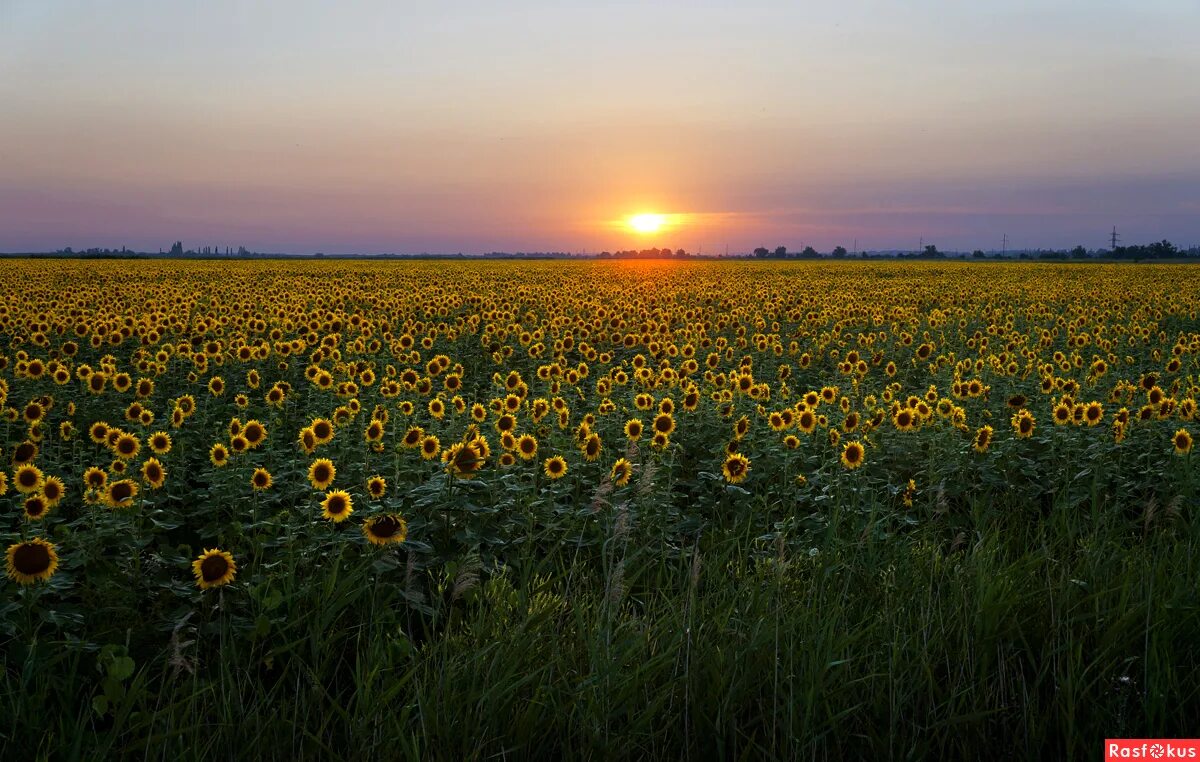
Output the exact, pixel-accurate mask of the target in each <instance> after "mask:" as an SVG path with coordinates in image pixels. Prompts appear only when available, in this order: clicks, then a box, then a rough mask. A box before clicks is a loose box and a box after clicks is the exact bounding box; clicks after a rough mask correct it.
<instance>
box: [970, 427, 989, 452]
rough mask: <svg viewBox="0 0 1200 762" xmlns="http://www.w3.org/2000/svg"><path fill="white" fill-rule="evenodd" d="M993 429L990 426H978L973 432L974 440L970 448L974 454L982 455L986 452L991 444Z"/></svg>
mask: <svg viewBox="0 0 1200 762" xmlns="http://www.w3.org/2000/svg"><path fill="white" fill-rule="evenodd" d="M992 433H993V429H992V427H991V426H980V427H979V428H978V429H976V431H975V440H974V442H972V444H971V447H972V449H974V450H975V452H979V453H983V452H987V451H988V447H990V446H991V444H992Z"/></svg>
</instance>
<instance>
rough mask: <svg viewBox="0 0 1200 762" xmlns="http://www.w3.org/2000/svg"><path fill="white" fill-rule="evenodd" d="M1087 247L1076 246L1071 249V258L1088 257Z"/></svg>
mask: <svg viewBox="0 0 1200 762" xmlns="http://www.w3.org/2000/svg"><path fill="white" fill-rule="evenodd" d="M1087 255H1088V253H1087V249H1085V248H1083V247H1082V246H1076V247H1075V248H1073V249H1071V259H1087Z"/></svg>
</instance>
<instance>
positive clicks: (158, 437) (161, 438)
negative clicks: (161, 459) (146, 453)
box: [148, 431, 171, 455]
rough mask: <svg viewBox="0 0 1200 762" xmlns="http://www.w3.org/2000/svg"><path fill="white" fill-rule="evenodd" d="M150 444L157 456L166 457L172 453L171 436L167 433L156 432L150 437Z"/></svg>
mask: <svg viewBox="0 0 1200 762" xmlns="http://www.w3.org/2000/svg"><path fill="white" fill-rule="evenodd" d="M148 444H149V445H150V450H151V451H152V452H153V453H154V454H155V455H166V454H167V453H169V452H170V451H171V435H170V434H168V433H167V432H165V431H156V432H154V433H153V434H151V435H150V439H149V440H148Z"/></svg>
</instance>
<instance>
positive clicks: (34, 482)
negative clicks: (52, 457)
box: [13, 463, 45, 495]
mask: <svg viewBox="0 0 1200 762" xmlns="http://www.w3.org/2000/svg"><path fill="white" fill-rule="evenodd" d="M44 480H45V476H44V475H43V474H42V469H40V468H38V467H37V466H35V465H33V464H32V463H26V464H25V465H23V466H18V467H17V469H16V470H15V471H13V486H14V487H16V488H17V492H21V493H24V494H26V495H28V494H30V493H32V492H37V491H38V490H40V489H41V488H42V482H43V481H44Z"/></svg>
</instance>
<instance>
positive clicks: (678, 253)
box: [675, 249, 687, 257]
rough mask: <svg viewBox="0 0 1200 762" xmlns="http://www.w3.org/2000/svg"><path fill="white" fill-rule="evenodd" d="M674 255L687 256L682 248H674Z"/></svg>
mask: <svg viewBox="0 0 1200 762" xmlns="http://www.w3.org/2000/svg"><path fill="white" fill-rule="evenodd" d="M675 256H677V257H686V256H687V252H686V251H684V250H683V249H676V250H675Z"/></svg>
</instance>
